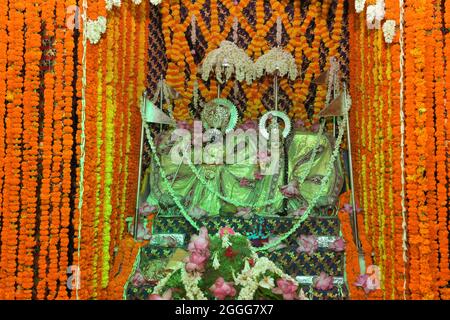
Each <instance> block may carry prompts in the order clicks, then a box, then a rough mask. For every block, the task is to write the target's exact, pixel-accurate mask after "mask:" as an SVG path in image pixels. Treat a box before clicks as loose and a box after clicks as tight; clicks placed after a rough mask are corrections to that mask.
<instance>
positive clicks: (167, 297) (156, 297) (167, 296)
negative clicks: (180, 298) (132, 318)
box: [148, 289, 172, 300]
mask: <svg viewBox="0 0 450 320" xmlns="http://www.w3.org/2000/svg"><path fill="white" fill-rule="evenodd" d="M148 300H172V290H171V289H169V290H167V291H166V292H164V294H163V295H162V296H160V295H159V294H151V295H150V296H149V297H148Z"/></svg>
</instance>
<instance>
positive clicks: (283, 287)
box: [272, 278, 298, 300]
mask: <svg viewBox="0 0 450 320" xmlns="http://www.w3.org/2000/svg"><path fill="white" fill-rule="evenodd" d="M297 289H298V286H297V285H296V284H295V283H293V282H292V281H290V280H285V279H282V278H280V279H278V280H277V286H276V287H275V288H273V289H272V292H273V293H275V294H281V295H283V299H284V300H295V299H297Z"/></svg>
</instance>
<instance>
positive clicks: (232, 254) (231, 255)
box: [225, 247, 237, 259]
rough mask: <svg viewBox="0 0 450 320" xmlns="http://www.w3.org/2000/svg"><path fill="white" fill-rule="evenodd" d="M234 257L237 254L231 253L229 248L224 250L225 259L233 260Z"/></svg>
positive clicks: (231, 250)
mask: <svg viewBox="0 0 450 320" xmlns="http://www.w3.org/2000/svg"><path fill="white" fill-rule="evenodd" d="M235 256H237V253H236V252H235V251H233V249H232V248H231V247H228V248H227V249H226V250H225V257H227V258H230V259H233V258H234V257H235Z"/></svg>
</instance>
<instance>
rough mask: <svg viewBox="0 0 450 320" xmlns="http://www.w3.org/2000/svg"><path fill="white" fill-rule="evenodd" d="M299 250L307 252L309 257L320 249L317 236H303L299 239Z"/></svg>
mask: <svg viewBox="0 0 450 320" xmlns="http://www.w3.org/2000/svg"><path fill="white" fill-rule="evenodd" d="M297 243H298V248H297V252H298V253H300V252H306V253H307V254H309V255H312V254H313V253H314V252H315V251H316V250H317V249H318V248H319V242H318V241H317V238H316V237H315V236H305V235H301V236H300V237H299V238H298V239H297Z"/></svg>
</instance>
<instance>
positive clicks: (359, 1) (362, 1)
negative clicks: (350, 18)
mask: <svg viewBox="0 0 450 320" xmlns="http://www.w3.org/2000/svg"><path fill="white" fill-rule="evenodd" d="M365 5H366V0H355V10H356V13H361V12H363V10H364V6H365Z"/></svg>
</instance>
